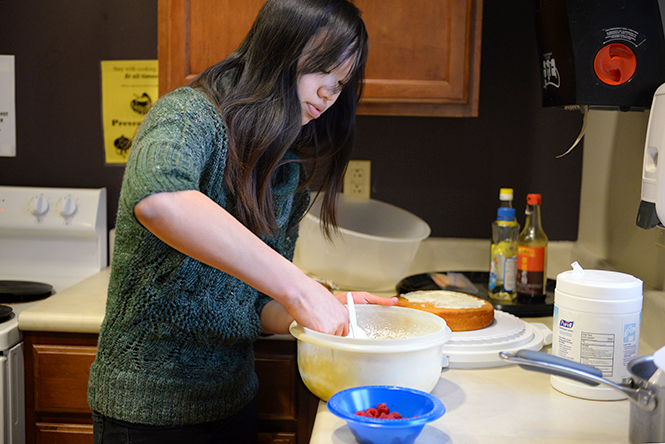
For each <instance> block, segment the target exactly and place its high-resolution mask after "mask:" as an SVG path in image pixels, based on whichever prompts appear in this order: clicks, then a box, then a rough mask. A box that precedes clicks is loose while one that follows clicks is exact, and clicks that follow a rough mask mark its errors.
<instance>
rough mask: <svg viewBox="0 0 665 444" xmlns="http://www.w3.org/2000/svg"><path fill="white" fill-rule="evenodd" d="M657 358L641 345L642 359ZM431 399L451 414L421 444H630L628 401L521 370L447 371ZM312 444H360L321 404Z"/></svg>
mask: <svg viewBox="0 0 665 444" xmlns="http://www.w3.org/2000/svg"><path fill="white" fill-rule="evenodd" d="M545 319H547V320H548V321H545V320H544V319H538V322H541V323H545V324H546V325H548V326H549V327H551V326H552V321H551V320H552V318H545ZM543 351H547V352H550V346H547V347H546V348H544V349H543ZM653 352H654V350H652V349H650V348H649V347H648V345H645V344H641V345H640V355H646V354H652V353H653ZM432 394H433V395H435V396H436V397H437V398H439V399H440V400H441V402H442V403H443V405H444V406H445V407H446V413H445V414H444V415H443V416H442V417H441V418H440V419H438V420H437V421H434V422H432V423H429V424H428V425H426V426H425V427H424V428H423V431H422V433H421V435H420V436H419V437H418V439H416V444H435V443H436V444H452V443H454V444H485V443H492V444H503V443H506V444H507V443H510V444H522V443H523V444H534V443H536V444H539V443H542V444H547V443H567V444H592V443H593V444H598V443H604V444H608V443H617V444H618V443H622V444H625V443H628V423H629V408H630V403H629V401H627V400H623V401H590V400H585V399H579V398H574V397H571V396H568V395H565V394H562V393H560V392H558V391H556V390H555V389H553V388H552V387H551V385H550V376H549V375H547V374H545V373H538V372H533V371H527V370H523V369H521V368H520V367H518V366H516V365H509V366H504V367H496V368H488V369H473V370H469V369H444V370H443V371H442V372H441V378H440V379H439V383H438V384H437V386H436V387H435V388H434V390H433V392H432ZM310 443H311V444H355V443H356V440H355V439H354V438H353V435H352V434H351V431H350V430H349V428H348V426H347V425H346V422H345V421H344V420H342V419H340V418H337V417H336V416H334V415H333V414H332V413H330V412H329V411H328V408H327V407H326V403H325V402H323V401H321V402H319V406H318V412H317V416H316V422H315V423H314V430H313V432H312V439H311V441H310Z"/></svg>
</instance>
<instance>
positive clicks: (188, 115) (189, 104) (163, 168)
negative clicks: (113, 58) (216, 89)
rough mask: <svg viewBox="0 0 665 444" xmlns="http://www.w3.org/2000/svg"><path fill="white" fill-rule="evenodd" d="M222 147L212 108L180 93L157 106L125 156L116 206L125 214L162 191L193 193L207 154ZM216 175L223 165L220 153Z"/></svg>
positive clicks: (219, 121) (220, 127)
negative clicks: (124, 166)
mask: <svg viewBox="0 0 665 444" xmlns="http://www.w3.org/2000/svg"><path fill="white" fill-rule="evenodd" d="M224 144H225V129H224V124H223V120H222V118H221V116H220V115H219V113H218V112H217V110H216V108H215V107H214V106H213V105H212V103H211V102H209V101H208V100H207V99H206V98H205V97H204V96H203V95H202V94H200V93H198V92H196V91H194V90H193V89H191V88H180V89H178V90H175V91H173V92H171V93H170V94H167V95H166V96H164V97H163V98H162V99H161V100H159V101H157V103H156V104H155V106H154V107H153V108H152V109H151V110H150V112H149V113H148V115H147V116H146V119H145V122H144V123H143V125H141V127H140V130H139V131H138V133H137V135H136V137H135V139H134V142H133V144H132V149H131V152H130V158H131V161H130V162H128V163H127V171H126V173H125V176H124V182H123V191H124V193H123V195H122V196H121V202H120V205H124V208H125V209H126V210H127V211H128V213H129V214H133V208H134V206H135V205H136V204H137V203H138V202H139V201H140V200H141V199H143V198H145V197H147V196H149V195H151V194H154V193H159V192H164V191H184V190H199V186H200V183H201V180H200V179H201V175H202V174H203V169H204V167H205V164H206V161H207V159H208V157H209V155H210V153H211V152H212V151H213V150H214V149H215V148H216V147H218V146H219V145H224ZM223 156H224V158H223V159H221V160H222V162H221V165H220V170H221V171H223V167H224V164H225V162H226V150H223Z"/></svg>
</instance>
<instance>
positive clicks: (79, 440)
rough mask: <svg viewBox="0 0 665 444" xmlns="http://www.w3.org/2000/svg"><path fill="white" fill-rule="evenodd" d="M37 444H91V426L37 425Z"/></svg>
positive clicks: (41, 423)
mask: <svg viewBox="0 0 665 444" xmlns="http://www.w3.org/2000/svg"><path fill="white" fill-rule="evenodd" d="M36 435H37V444H92V443H93V438H92V426H91V425H86V424H56V423H43V422H39V423H37V433H36Z"/></svg>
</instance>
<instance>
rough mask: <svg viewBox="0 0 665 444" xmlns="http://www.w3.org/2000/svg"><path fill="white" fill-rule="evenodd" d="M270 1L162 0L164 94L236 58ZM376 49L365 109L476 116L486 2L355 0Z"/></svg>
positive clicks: (369, 68) (366, 111) (161, 74)
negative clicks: (227, 59)
mask: <svg viewBox="0 0 665 444" xmlns="http://www.w3.org/2000/svg"><path fill="white" fill-rule="evenodd" d="M264 1H265V0H214V1H213V0H159V91H160V95H163V94H165V93H166V92H168V91H170V90H172V89H174V88H177V87H179V86H182V85H184V84H186V83H187V82H188V81H189V80H191V79H192V78H193V77H194V76H195V75H196V74H198V73H200V72H201V71H203V70H204V69H205V68H207V67H209V66H211V65H213V64H215V63H217V62H218V61H220V60H222V59H224V58H225V57H226V56H228V55H229V54H230V53H231V52H232V51H233V50H234V49H235V48H236V47H237V46H238V44H239V43H240V42H241V40H242V39H243V38H244V36H245V35H246V34H247V31H248V30H249V28H250V26H251V24H252V22H253V21H254V18H255V17H256V14H257V13H258V11H259V9H260V8H261V5H262V4H263V3H264ZM354 3H356V4H357V5H358V7H359V8H360V9H361V10H362V11H363V18H364V19H365V23H366V26H367V28H368V32H369V34H370V40H371V49H370V58H369V61H368V66H367V76H366V77H367V79H366V88H365V94H364V96H363V100H362V102H361V104H360V107H359V109H358V113H359V114H377V115H415V116H476V115H477V114H478V88H479V84H480V36H481V17H482V0H354Z"/></svg>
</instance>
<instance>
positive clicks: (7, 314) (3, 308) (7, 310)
mask: <svg viewBox="0 0 665 444" xmlns="http://www.w3.org/2000/svg"><path fill="white" fill-rule="evenodd" d="M13 315H14V310H12V308H11V307H10V306H8V305H0V324H2V323H3V322H7V321H8V320H10V319H11V318H12V316H13Z"/></svg>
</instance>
